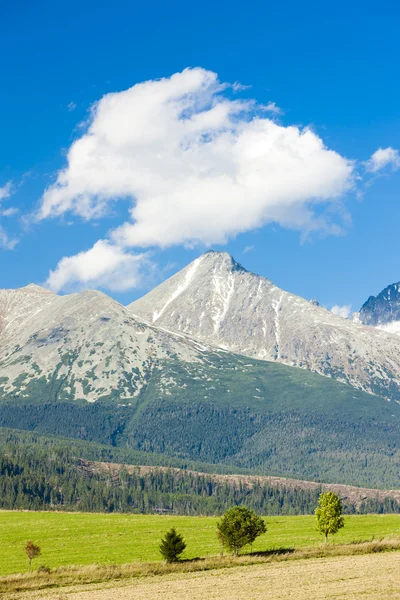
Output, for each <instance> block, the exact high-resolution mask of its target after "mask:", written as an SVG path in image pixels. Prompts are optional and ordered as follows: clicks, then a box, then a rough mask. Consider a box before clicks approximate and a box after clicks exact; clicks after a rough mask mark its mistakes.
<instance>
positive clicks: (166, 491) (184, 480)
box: [0, 443, 400, 515]
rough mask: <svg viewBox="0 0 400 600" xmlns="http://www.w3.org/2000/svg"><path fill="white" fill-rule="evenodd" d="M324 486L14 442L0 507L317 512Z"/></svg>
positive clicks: (2, 455) (379, 506) (349, 509)
mask: <svg viewBox="0 0 400 600" xmlns="http://www.w3.org/2000/svg"><path fill="white" fill-rule="evenodd" d="M320 493H321V489H320V488H316V489H313V490H310V489H304V490H302V489H290V488H285V487H282V488H276V487H272V486H270V485H268V484H266V483H262V482H257V483H255V484H254V485H253V486H252V487H251V488H249V487H248V486H247V485H245V484H243V483H242V482H240V481H238V482H237V483H235V484H232V483H227V482H221V481H218V480H216V479H215V478H213V477H211V476H209V475H206V474H194V473H190V472H185V471H180V472H177V471H174V470H172V469H167V470H161V469H155V470H152V471H150V472H148V473H146V474H143V473H140V472H139V470H137V471H133V472H128V470H127V469H126V468H122V469H121V470H120V471H119V472H118V473H117V472H111V471H106V470H102V471H96V470H91V471H90V470H88V469H87V468H85V466H84V465H83V464H82V461H81V460H80V459H79V458H78V457H76V456H75V455H74V454H73V452H72V451H71V450H70V449H69V448H68V447H57V446H55V445H54V446H41V445H40V444H39V445H34V444H31V445H29V444H27V445H23V446H22V445H21V444H19V443H8V444H6V445H4V446H2V448H1V451H0V508H2V509H29V510H43V509H45V510H49V509H50V510H52V509H53V510H68V511H75V510H76V511H78V510H79V511H84V512H128V513H129V512H132V513H144V514H150V513H154V512H160V513H171V514H181V515H199V514H202V515H221V514H222V513H224V512H225V511H226V510H227V509H228V508H229V507H231V506H233V505H238V506H240V505H246V506H247V507H248V508H249V509H252V510H255V511H256V512H257V513H259V514H261V515H267V514H268V515H299V514H311V513H313V511H314V507H315V505H316V504H317V501H318V497H319V494H320ZM344 512H346V513H348V514H351V513H356V512H359V513H368V512H377V513H389V512H391V513H399V512H400V505H399V503H398V502H396V501H395V500H394V499H391V498H386V499H385V500H384V501H380V500H378V499H367V500H365V501H364V502H363V503H362V504H361V505H360V506H358V507H356V506H355V505H354V504H352V503H347V504H346V503H345V504H344Z"/></svg>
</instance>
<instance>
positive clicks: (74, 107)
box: [67, 102, 76, 112]
mask: <svg viewBox="0 0 400 600" xmlns="http://www.w3.org/2000/svg"><path fill="white" fill-rule="evenodd" d="M67 109H68V112H72V111H73V110H75V109H76V103H75V102H70V103H69V104H67Z"/></svg>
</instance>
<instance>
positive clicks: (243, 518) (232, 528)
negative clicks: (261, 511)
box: [217, 506, 267, 556]
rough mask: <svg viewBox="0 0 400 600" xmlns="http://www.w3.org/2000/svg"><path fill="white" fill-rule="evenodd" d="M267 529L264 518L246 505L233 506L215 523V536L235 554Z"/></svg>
mask: <svg viewBox="0 0 400 600" xmlns="http://www.w3.org/2000/svg"><path fill="white" fill-rule="evenodd" d="M266 531H267V528H266V526H265V523H264V519H262V518H261V517H258V516H257V515H256V513H255V512H254V511H253V510H250V509H249V508H247V507H246V506H235V507H233V508H230V509H229V510H227V511H226V513H225V514H224V515H223V517H222V519H221V521H218V523H217V536H218V538H219V539H220V540H221V542H222V545H223V546H225V547H226V548H229V549H230V550H232V551H233V553H234V555H235V556H237V555H238V553H239V550H240V549H241V548H243V546H246V545H247V544H252V543H253V542H254V540H255V539H256V538H257V537H258V536H259V535H262V534H263V533H265V532H266Z"/></svg>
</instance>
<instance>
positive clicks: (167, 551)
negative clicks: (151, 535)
mask: <svg viewBox="0 0 400 600" xmlns="http://www.w3.org/2000/svg"><path fill="white" fill-rule="evenodd" d="M185 548H186V544H185V542H184V540H183V537H182V536H181V535H180V534H179V533H177V531H176V530H175V527H173V528H172V529H171V530H170V531H167V533H166V534H165V538H164V539H162V540H161V544H160V552H161V556H162V557H163V558H164V559H165V560H166V561H167V562H169V563H172V562H178V560H179V556H180V555H181V554H182V552H183V551H184V549H185Z"/></svg>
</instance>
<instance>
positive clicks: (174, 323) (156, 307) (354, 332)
mask: <svg viewBox="0 0 400 600" xmlns="http://www.w3.org/2000/svg"><path fill="white" fill-rule="evenodd" d="M236 265H238V267H236ZM128 308H129V310H130V311H131V312H132V313H133V314H135V315H138V316H139V317H142V318H144V319H145V320H146V321H148V322H149V323H153V324H154V325H157V326H158V327H164V328H166V329H167V330H168V331H175V332H179V333H185V334H187V335H190V336H191V337H194V338H196V339H199V340H201V341H203V342H204V343H209V344H211V345H213V346H216V347H220V348H222V349H225V350H229V351H231V352H235V353H238V354H242V355H245V356H249V357H252V358H256V359H258V360H269V361H278V362H282V363H284V364H287V365H289V366H297V367H301V368H305V369H309V370H311V371H314V372H317V373H318V374H320V375H324V376H328V377H335V378H337V379H339V380H340V381H343V382H346V383H348V384H350V385H352V386H354V387H356V388H359V389H363V390H364V391H366V392H368V393H373V394H374V393H375V394H380V395H383V396H385V397H387V398H394V399H396V400H399V399H400V360H399V358H397V357H399V356H400V339H399V338H397V337H396V336H394V335H392V334H390V333H387V332H382V331H380V330H378V329H375V328H371V327H366V326H364V325H362V324H359V323H356V322H353V321H350V320H345V319H343V318H342V317H340V316H337V315H334V314H333V313H331V312H330V311H329V310H327V309H325V308H323V307H321V306H319V305H317V304H316V303H315V302H311V301H309V300H305V299H304V298H301V297H299V296H295V295H294V294H291V293H290V292H286V291H284V290H281V289H280V288H278V287H277V286H275V285H274V284H273V283H272V282H271V281H270V280H268V279H266V278H264V277H262V276H260V275H256V274H254V273H251V272H250V271H247V270H246V269H244V268H243V267H242V266H241V265H240V264H239V263H236V261H235V260H234V259H233V258H232V257H231V256H230V255H229V254H227V253H218V252H207V253H205V254H203V255H201V256H200V257H199V258H197V259H195V260H194V261H193V262H192V263H190V264H189V265H188V266H186V267H185V268H184V269H182V270H181V271H179V272H178V273H176V274H175V275H173V276H172V277H170V278H169V279H168V280H166V281H165V282H163V283H161V284H160V285H159V286H158V287H156V288H155V289H154V290H152V291H150V292H149V293H148V294H146V295H145V296H143V297H142V298H140V299H139V300H136V301H135V302H133V303H131V304H130V305H128Z"/></svg>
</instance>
